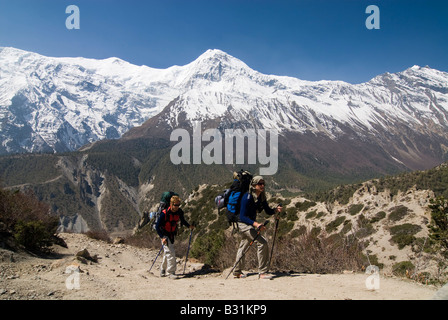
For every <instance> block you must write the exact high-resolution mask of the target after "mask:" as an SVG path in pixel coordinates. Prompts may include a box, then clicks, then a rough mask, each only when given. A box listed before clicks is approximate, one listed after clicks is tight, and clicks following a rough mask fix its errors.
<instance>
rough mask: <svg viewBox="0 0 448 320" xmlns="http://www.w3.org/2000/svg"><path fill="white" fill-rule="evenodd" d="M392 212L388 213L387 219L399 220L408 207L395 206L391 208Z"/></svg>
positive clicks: (405, 213) (404, 214)
mask: <svg viewBox="0 0 448 320" xmlns="http://www.w3.org/2000/svg"><path fill="white" fill-rule="evenodd" d="M391 210H392V212H391V213H390V214H389V220H391V221H399V220H401V219H403V218H404V217H405V216H406V215H407V213H408V208H407V207H405V206H397V207H394V208H392V209H391Z"/></svg>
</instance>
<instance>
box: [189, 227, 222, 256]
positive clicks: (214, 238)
mask: <svg viewBox="0 0 448 320" xmlns="http://www.w3.org/2000/svg"><path fill="white" fill-rule="evenodd" d="M224 242H225V236H224V232H223V231H222V230H220V231H219V232H213V233H209V234H206V235H204V236H201V237H198V238H197V239H196V241H195V242H194V243H193V245H192V247H191V256H192V257H193V258H196V259H200V260H201V261H203V262H204V263H206V264H209V265H215V258H216V257H217V255H218V253H219V251H220V250H221V248H222V247H223V245H224Z"/></svg>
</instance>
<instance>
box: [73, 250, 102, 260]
mask: <svg viewBox="0 0 448 320" xmlns="http://www.w3.org/2000/svg"><path fill="white" fill-rule="evenodd" d="M75 256H76V258H78V260H80V261H81V262H84V261H83V260H84V259H85V260H89V261H93V262H98V256H97V255H94V256H93V257H92V256H91V255H90V253H89V251H88V250H87V249H83V250H81V251H78V252H77V253H76V255H75ZM84 263H86V262H84Z"/></svg>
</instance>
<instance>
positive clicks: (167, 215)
mask: <svg viewBox="0 0 448 320" xmlns="http://www.w3.org/2000/svg"><path fill="white" fill-rule="evenodd" d="M180 202H181V201H180V198H179V197H178V196H172V197H171V199H170V206H169V208H167V209H165V210H163V211H162V214H161V215H160V217H159V220H158V221H157V224H156V230H157V233H158V235H159V237H160V238H161V240H162V245H163V253H164V254H163V259H162V264H161V266H160V276H161V277H165V276H168V277H169V278H170V279H178V277H177V275H176V252H175V250H174V236H175V235H176V233H177V222H178V221H180V222H181V224H182V225H184V226H186V227H187V228H190V229H194V226H192V225H190V224H189V223H188V222H187V220H185V217H184V212H183V210H182V209H181V208H180Z"/></svg>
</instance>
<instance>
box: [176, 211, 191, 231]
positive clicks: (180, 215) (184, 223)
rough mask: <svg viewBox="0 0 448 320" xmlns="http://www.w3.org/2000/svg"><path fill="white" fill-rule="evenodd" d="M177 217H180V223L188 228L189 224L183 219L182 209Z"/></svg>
mask: <svg viewBox="0 0 448 320" xmlns="http://www.w3.org/2000/svg"><path fill="white" fill-rule="evenodd" d="M179 210H180V209H179ZM179 217H180V223H181V224H182V225H183V226H186V227H187V228H190V224H189V223H188V222H187V220H185V217H184V212H183V211H181V212H180V213H179Z"/></svg>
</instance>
